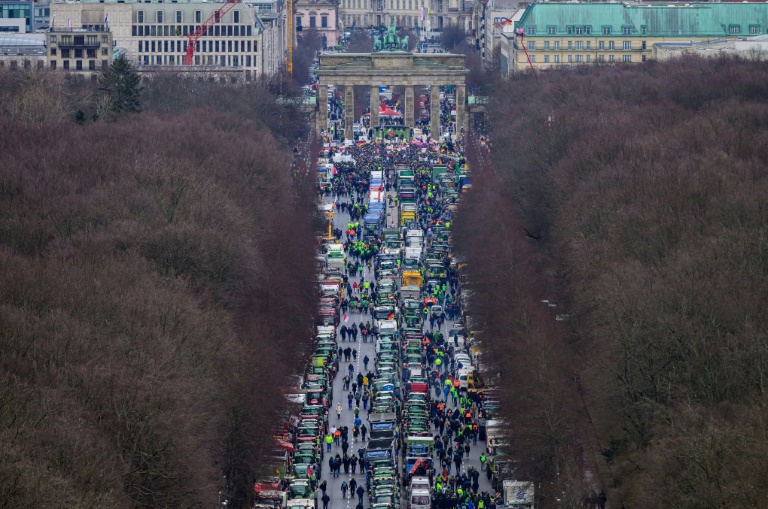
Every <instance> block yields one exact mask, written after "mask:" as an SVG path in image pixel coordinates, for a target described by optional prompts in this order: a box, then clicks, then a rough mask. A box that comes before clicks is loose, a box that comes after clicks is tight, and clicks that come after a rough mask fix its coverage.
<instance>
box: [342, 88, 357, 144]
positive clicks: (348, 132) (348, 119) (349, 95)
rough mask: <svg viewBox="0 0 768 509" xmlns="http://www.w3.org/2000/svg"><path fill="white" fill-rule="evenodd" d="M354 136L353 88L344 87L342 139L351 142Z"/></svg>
mask: <svg viewBox="0 0 768 509" xmlns="http://www.w3.org/2000/svg"><path fill="white" fill-rule="evenodd" d="M354 136H355V88H354V87H353V86H352V85H345V86H344V137H345V138H346V139H348V140H351V139H352V138H354Z"/></svg>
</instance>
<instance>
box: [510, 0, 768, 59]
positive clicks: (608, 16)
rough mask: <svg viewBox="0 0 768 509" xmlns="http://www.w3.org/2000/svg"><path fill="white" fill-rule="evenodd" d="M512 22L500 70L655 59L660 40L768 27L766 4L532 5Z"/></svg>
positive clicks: (725, 35) (713, 36)
mask: <svg viewBox="0 0 768 509" xmlns="http://www.w3.org/2000/svg"><path fill="white" fill-rule="evenodd" d="M514 26H515V32H512V33H504V34H503V37H504V39H505V44H506V45H507V48H503V49H502V58H501V71H502V73H503V74H509V73H513V72H517V71H522V70H526V69H530V67H533V68H535V69H536V70H539V69H548V68H552V67H558V66H563V65H577V64H588V63H598V62H599V63H602V62H606V63H610V62H625V63H629V62H644V61H646V60H648V59H652V58H654V52H653V47H654V45H655V44H657V43H661V42H691V41H694V42H700V41H711V40H714V39H722V38H728V37H733V38H737V37H754V36H756V35H760V34H764V33H766V31H768V3H691V4H670V5H666V4H633V5H630V4H620V3H602V4H596V3H588V4H579V3H536V4H533V5H531V6H530V7H528V8H527V9H526V10H525V13H524V14H523V16H522V17H521V18H520V20H519V21H517V22H516V23H515V24H514ZM520 31H522V32H523V33H524V34H525V35H524V36H520V35H519V32H520ZM523 45H524V46H523ZM525 50H527V53H528V56H526V53H525ZM528 57H530V62H529V60H528Z"/></svg>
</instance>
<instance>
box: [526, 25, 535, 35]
mask: <svg viewBox="0 0 768 509" xmlns="http://www.w3.org/2000/svg"><path fill="white" fill-rule="evenodd" d="M525 35H536V26H527V27H525Z"/></svg>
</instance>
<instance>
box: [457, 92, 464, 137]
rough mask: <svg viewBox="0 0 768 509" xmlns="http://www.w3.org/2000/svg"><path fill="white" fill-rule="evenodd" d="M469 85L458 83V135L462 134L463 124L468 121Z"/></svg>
mask: <svg viewBox="0 0 768 509" xmlns="http://www.w3.org/2000/svg"><path fill="white" fill-rule="evenodd" d="M466 103H467V87H466V85H456V136H459V135H460V134H461V126H465V132H466V123H467V114H466V111H467V107H466Z"/></svg>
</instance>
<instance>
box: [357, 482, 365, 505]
mask: <svg viewBox="0 0 768 509" xmlns="http://www.w3.org/2000/svg"><path fill="white" fill-rule="evenodd" d="M363 495H365V489H364V488H363V487H362V486H358V487H357V503H358V504H362V503H363Z"/></svg>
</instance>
